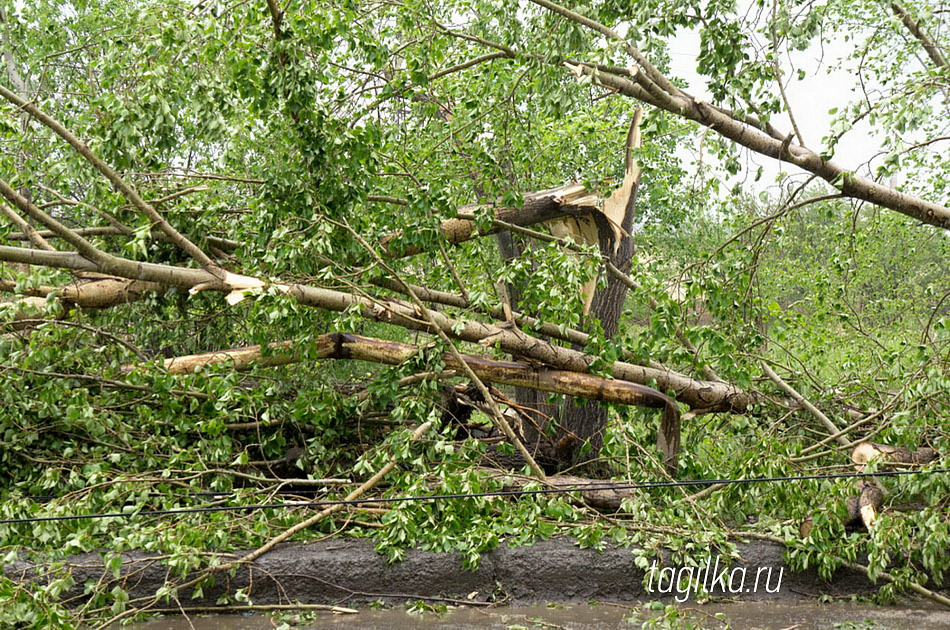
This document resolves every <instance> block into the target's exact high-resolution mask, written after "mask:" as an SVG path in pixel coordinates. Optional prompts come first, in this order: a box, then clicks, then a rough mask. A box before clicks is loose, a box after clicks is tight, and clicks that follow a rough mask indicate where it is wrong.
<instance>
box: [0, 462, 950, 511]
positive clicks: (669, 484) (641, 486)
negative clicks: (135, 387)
mask: <svg viewBox="0 0 950 630" xmlns="http://www.w3.org/2000/svg"><path fill="white" fill-rule="evenodd" d="M948 472H950V469H946V468H943V469H937V470H894V471H881V472H873V473H829V474H825V475H793V476H788V477H750V478H748V479H693V480H686V481H645V482H641V483H629V484H618V483H612V484H609V485H607V484H606V483H605V484H600V485H598V484H596V483H595V484H588V485H584V486H573V487H570V488H538V489H536V490H491V491H487V492H472V493H459V494H432V495H426V496H405V497H391V498H385V497H370V498H367V499H349V500H347V499H335V500H326V501H310V502H308V503H271V504H260V505H222V506H217V507H203V508H183V509H178V510H146V511H141V512H109V513H104V514H75V515H71V516H37V517H30V518H8V519H2V520H0V525H12V524H16V523H43V522H50V521H77V520H87V519H94V518H119V517H122V516H167V515H173V514H199V513H205V512H241V511H248V510H268V509H279V508H300V507H328V506H331V505H366V504H370V505H371V504H374V503H406V502H412V501H439V500H444V499H478V498H486V497H509V496H534V495H542V494H566V493H568V492H580V491H592V490H646V489H650V488H677V487H684V486H712V485H717V484H722V485H738V484H749V483H775V482H779V481H813V480H826V479H863V478H869V477H898V476H904V475H921V474H941V473H948Z"/></svg>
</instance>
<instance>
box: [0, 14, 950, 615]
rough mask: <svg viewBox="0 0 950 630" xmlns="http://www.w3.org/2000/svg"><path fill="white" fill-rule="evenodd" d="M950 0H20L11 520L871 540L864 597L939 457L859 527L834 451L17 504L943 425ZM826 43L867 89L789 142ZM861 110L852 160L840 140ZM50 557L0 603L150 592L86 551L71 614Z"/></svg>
mask: <svg viewBox="0 0 950 630" xmlns="http://www.w3.org/2000/svg"><path fill="white" fill-rule="evenodd" d="M947 19H948V18H947V14H946V12H944V11H942V10H941V9H940V7H939V6H938V5H936V4H934V3H928V2H914V3H891V4H888V3H882V2H868V1H858V2H854V1H850V0H849V1H844V0H827V1H823V2H818V3H815V2H798V1H794V0H774V1H773V2H761V1H760V2H752V3H746V4H739V3H735V2H728V1H722V2H719V1H716V2H694V1H683V0H648V1H646V2H638V3H633V4H631V3H625V2H612V1H604V2H591V3H564V4H557V3H554V2H550V1H548V0H524V1H522V2H517V3H502V2H482V1H468V0H466V1H457V0H450V1H446V2H439V3H432V2H418V1H416V0H406V1H404V2H400V3H375V2H364V1H362V0H340V1H331V2H323V1H321V2H314V1H306V0H301V1H295V0H283V1H280V0H266V2H264V1H255V2H247V3H225V2H217V1H215V0H200V1H190V2H183V1H180V0H168V1H165V2H161V3H159V2H151V1H148V0H112V1H110V2H107V3H100V2H86V1H84V0H36V1H34V2H29V3H26V2H12V3H11V2H0V20H2V25H0V37H2V40H0V42H2V52H3V78H2V80H0V97H2V99H0V110H2V111H0V142H2V151H0V197H2V201H0V212H2V215H3V221H2V222H0V261H2V266H0V291H2V292H3V294H2V301H0V333H2V339H0V379H2V387H0V396H2V399H3V405H2V410H0V444H2V448H0V463H2V466H3V468H4V469H5V470H6V471H8V474H7V475H6V478H5V479H4V481H2V482H0V498H2V500H3V502H2V504H0V517H2V520H3V521H4V522H2V523H0V540H2V541H3V543H2V544H3V547H4V549H6V550H9V551H11V552H17V551H19V550H22V549H33V550H35V551H38V552H42V553H43V554H45V556H44V557H47V558H49V559H50V560H51V561H55V560H56V559H58V558H60V557H63V556H65V555H68V554H70V553H75V552H80V551H88V550H92V549H99V548H103V547H105V548H108V549H109V551H108V552H107V558H115V557H117V556H116V555H115V554H118V553H121V552H122V551H125V550H128V549H149V550H152V551H162V552H164V553H166V554H167V556H166V558H167V559H166V562H167V563H168V564H169V565H170V567H172V569H173V572H172V573H173V574H174V575H173V576H172V577H170V578H169V589H172V588H177V587H182V588H184V586H183V585H187V586H188V587H189V588H198V589H200V588H201V585H202V584H204V583H206V581H207V580H211V579H213V578H214V575H215V574H216V573H218V572H220V571H221V570H222V566H227V565H221V564H220V562H219V558H217V557H216V554H217V553H218V552H220V551H230V550H246V549H249V548H255V549H258V552H257V553H264V552H265V551H266V549H267V547H265V545H267V544H269V543H268V541H271V542H273V541H275V540H277V539H280V540H283V539H284V538H289V537H290V535H291V534H293V535H295V536H296V538H295V539H301V538H303V539H305V538H307V537H308V536H310V537H315V536H323V535H326V534H329V533H336V532H338V530H340V529H342V530H344V531H345V534H341V535H357V536H370V537H373V538H374V539H375V540H376V541H377V543H378V549H379V550H380V551H381V552H384V553H387V554H388V555H389V558H390V559H391V560H394V561H395V560H398V558H399V557H400V555H401V553H403V551H404V549H406V548H407V547H409V546H421V547H425V548H429V549H434V550H438V551H457V552H460V553H462V554H463V557H464V558H465V559H466V563H467V564H468V565H469V566H473V565H475V564H477V562H478V557H479V553H480V552H481V551H484V550H485V549H488V548H491V547H492V546H494V545H497V544H499V542H500V541H506V542H508V543H509V544H518V543H522V542H527V541H530V540H534V539H536V538H540V537H547V536H551V535H554V534H556V533H559V532H560V533H568V534H571V535H573V536H576V537H577V538H578V540H579V541H580V542H581V544H583V545H589V546H594V547H597V546H600V545H602V544H604V542H605V541H606V540H608V539H612V540H614V541H616V542H620V543H622V544H628V545H631V546H633V547H639V548H644V549H645V551H644V552H643V553H646V554H649V553H656V551H657V549H658V548H659V546H666V547H670V548H673V549H674V550H675V551H676V552H677V554H678V555H677V558H683V557H688V556H689V554H690V553H691V552H695V551H696V547H695V546H694V543H695V542H696V541H697V540H698V541H699V544H701V545H705V544H706V543H709V544H711V543H716V544H719V545H722V546H724V547H728V545H730V544H732V542H733V541H734V540H735V538H736V536H737V535H739V534H741V533H742V531H754V532H757V533H759V534H762V535H769V536H772V537H775V538H777V539H781V540H783V541H785V542H786V543H787V545H788V547H789V560H790V562H792V563H793V564H794V565H795V566H797V567H808V566H817V567H819V568H820V570H821V571H822V574H823V575H824V576H830V575H831V573H832V572H833V570H834V569H836V568H837V567H840V566H842V565H843V564H844V563H853V562H855V559H856V558H857V554H859V553H861V552H864V553H867V554H868V558H869V559H868V562H867V564H866V567H865V568H866V570H867V571H868V572H869V575H871V576H872V577H875V576H880V575H882V574H883V572H884V571H885V569H888V571H889V573H887V586H885V587H884V588H883V589H882V596H883V597H889V596H892V595H894V594H896V593H897V592H899V591H901V590H904V589H906V588H912V587H916V588H917V589H919V588H922V586H921V585H923V584H925V583H927V581H928V579H931V580H934V581H936V582H937V583H938V584H939V583H941V580H943V579H944V574H945V572H946V570H947V568H948V566H950V564H948V563H950V561H948V559H947V558H948V556H947V554H946V553H945V550H946V549H947V546H948V543H950V525H948V519H947V516H948V510H950V498H948V497H950V493H948V489H950V480H948V478H947V476H946V475H945V474H938V473H933V474H920V475H910V476H907V477H902V478H900V479H899V480H887V481H886V482H884V486H885V487H884V490H885V495H886V498H885V505H884V509H883V511H882V513H881V514H880V516H879V518H878V519H877V520H876V521H875V522H874V525H873V527H870V528H869V529H868V530H867V531H863V532H861V533H859V534H846V532H845V524H844V521H846V520H847V518H846V517H845V514H846V513H847V511H848V510H847V507H846V498H847V497H848V496H850V495H851V494H853V492H854V484H853V482H852V481H849V480H840V481H828V480H824V481H822V480H806V481H799V482H795V483H785V484H769V485H767V486H766V485H747V486H746V485H744V486H727V487H714V488H711V489H709V490H705V491H700V492H698V493H695V490H696V489H695V488H694V489H690V488H668V489H662V490H660V489H658V490H655V491H650V492H643V493H639V494H634V495H631V496H629V497H627V498H625V499H624V500H623V502H622V504H621V505H619V506H616V508H617V509H618V511H617V513H616V514H615V515H614V516H612V517H611V518H610V519H604V518H602V517H601V516H600V514H599V513H598V512H597V511H596V510H594V509H592V508H591V506H590V505H584V504H582V503H581V504H578V503H576V502H574V503H572V502H571V501H569V499H568V498H566V497H561V496H535V497H526V498H521V499H519V500H511V501H485V500H474V499H459V500H453V501H446V502H444V503H441V504H439V505H438V506H434V505H429V504H424V505H421V504H412V505H410V504H403V503H400V504H396V503H393V504H389V505H387V506H386V507H385V509H375V510H374V509H361V508H359V507H353V508H352V509H351V508H347V510H348V511H349V512H348V513H349V517H351V518H348V519H347V520H346V522H345V523H344V522H341V521H335V520H334V519H333V518H330V516H331V514H330V513H328V514H323V513H322V512H321V513H320V514H319V516H320V517H321V518H320V519H316V520H313V519H309V520H308V516H309V515H308V516H301V515H300V514H299V513H297V512H295V511H294V510H292V509H286V510H266V511H251V512H249V513H248V514H247V515H245V516H242V518H239V519H235V518H234V517H233V515H231V514H228V513H213V512H211V513H207V514H200V515H190V516H175V515H171V516H169V517H167V518H163V519H157V520H156V519H155V518H148V517H142V516H129V517H128V518H120V519H111V520H95V519H90V520H76V521H69V520H67V521H63V522H51V523H42V524H32V523H13V522H7V521H8V520H10V519H22V518H29V517H41V516H69V515H76V514H85V513H94V512H99V513H108V512H115V511H129V512H130V514H131V513H132V512H136V511H140V510H145V511H149V510H153V511H154V510H165V509H170V508H172V507H180V506H182V505H186V504H187V505H192V504H194V505H205V503H206V500H212V499H207V496H206V495H202V494H201V493H202V492H209V491H213V492H224V493H227V495H226V496H227V501H228V502H230V503H231V504H233V505H241V504H246V505H252V504H258V503H261V502H262V501H261V497H263V496H276V495H274V494H273V493H276V492H278V491H283V490H286V489H287V488H288V487H290V488H291V489H293V490H294V491H295V492H298V493H301V494H302V495H303V496H306V497H307V498H309V499H313V498H315V497H316V498H343V497H347V496H351V495H353V493H357V495H359V493H363V492H375V493H377V494H379V495H380V496H383V497H386V496H389V497H395V496H404V495H407V494H423V493H431V492H437V493H444V494H452V493H469V492H478V491H481V490H491V489H498V488H501V487H503V486H504V484H505V483H508V482H506V481H505V478H504V477H503V476H498V475H496V474H492V473H488V472H486V470H485V469H486V468H490V467H492V466H494V467H496V468H500V469H502V470H506V471H512V472H517V473H524V474H526V475H530V476H532V477H533V478H534V481H533V482H532V483H542V482H545V481H548V482H550V483H556V481H554V478H555V477H556V476H557V475H558V473H566V472H572V473H574V474H583V475H586V476H587V477H599V478H613V479H622V480H655V479H669V478H671V476H673V477H676V478H681V479H704V478H743V477H759V476H763V477H765V476H783V475H786V476H787V475H803V474H805V475H807V474H810V473H814V472H816V471H827V470H829V469H832V470H838V467H850V465H851V461H850V460H849V458H848V456H849V454H850V449H851V448H853V447H854V446H856V445H858V444H861V443H863V442H867V441H874V442H877V443H881V444H885V445H891V446H896V447H907V448H909V449H919V448H923V447H926V448H933V449H935V451H936V452H938V453H940V452H942V453H946V452H947V450H948V448H947V438H948V428H947V427H948V425H947V421H946V418H947V413H948V411H947V409H948V405H950V375H948V350H950V346H948V342H950V337H948V332H947V330H948V323H950V318H948V309H950V304H948V301H947V296H948V295H950V279H948V277H947V275H946V274H945V273H944V272H943V270H944V268H945V261H946V260H947V258H948V255H950V251H948V249H950V244H948V239H947V232H946V230H947V229H948V228H950V207H948V206H947V204H946V199H947V195H946V187H947V182H948V181H950V176H948V173H950V165H948V164H947V160H948V159H950V158H948V157H947V155H948V153H947V152H946V151H944V150H943V149H944V148H945V145H946V143H947V142H948V141H950V135H948V133H947V130H948V126H950V109H948V107H947V98H948V97H947V91H948V88H950V85H948V79H950V65H948V62H947V57H946V54H947V53H946V52H945V49H944V48H945V44H946V41H945V37H944V36H945V33H946V32H947V28H948V26H950V25H948V24H947V23H946V22H947ZM697 36H698V37H697ZM695 41H698V48H697V49H696V50H687V49H686V47H685V44H684V42H695ZM826 45H827V50H825V48H824V47H825V46H826ZM682 57H688V59H689V64H690V66H691V67H692V68H694V69H695V72H694V73H690V74H691V76H677V75H676V73H674V72H673V70H672V68H673V67H674V65H677V66H678V64H672V63H671V60H672V59H674V58H675V59H680V58H682ZM816 57H820V58H819V59H818V60H817V61H816V60H815V59H816ZM825 72H833V73H835V74H834V76H836V77H842V81H844V80H846V79H847V80H849V81H850V80H853V84H854V87H855V89H854V91H853V92H851V93H848V94H845V93H841V94H834V95H831V96H832V97H834V98H840V99H841V100H840V102H832V101H831V100H829V101H828V102H827V110H828V112H829V124H828V128H827V130H825V131H824V132H823V134H824V135H822V136H821V137H820V138H818V137H808V136H807V135H806V134H805V133H803V131H802V129H803V128H804V127H805V125H804V124H803V123H804V122H805V121H803V120H802V119H801V118H800V117H799V116H798V115H797V111H796V109H795V108H794V107H792V105H791V104H792V103H796V102H800V100H798V99H801V98H814V99H825V98H829V97H828V96H827V95H820V94H815V95H811V96H807V95H806V96H805V97H803V96H802V95H801V94H800V93H799V92H798V91H797V90H800V89H801V88H802V86H803V85H806V84H807V80H808V79H809V77H810V76H811V75H813V74H814V73H825ZM697 77H699V81H700V82H702V83H703V84H702V85H698V83H697ZM690 82H692V84H693V85H694V87H695V90H696V92H695V93H694V92H692V91H691V90H692V89H693V88H691V87H690ZM809 122H811V121H809ZM809 128H811V125H809ZM855 135H860V136H862V137H863V138H862V139H863V141H862V142H860V143H858V144H859V146H861V147H865V148H867V151H868V153H867V155H864V156H862V157H861V160H860V161H857V160H856V159H855V157H854V156H853V155H851V154H850V153H849V154H848V155H846V156H845V157H844V160H841V161H839V157H838V156H836V152H838V151H840V150H841V147H842V146H844V145H845V144H846V143H847V142H848V140H849V139H850V138H853V137H854V136H855ZM758 164H763V165H765V166H766V168H760V167H759V166H758ZM881 465H883V464H881ZM932 467H939V464H933V465H932ZM383 473H385V475H386V477H385V478H386V481H387V484H386V486H385V487H383V488H377V487H373V484H375V483H376V482H377V481H378V480H379V479H381V478H382V475H383ZM548 477H550V479H548ZM367 480H372V481H373V484H368V485H367V484H364V482H366V481H367ZM360 484H364V485H360ZM281 496H283V495H281ZM816 496H821V497H822V498H823V500H821V501H816V500H815V497H816ZM825 498H827V499H828V500H825ZM908 499H913V500H914V501H915V502H916V504H915V505H916V508H915V509H914V510H912V511H908V512H900V511H896V510H894V511H889V510H888V509H887V508H888V507H889V506H893V505H894V504H897V503H907V500H908ZM213 500H219V499H213ZM339 511H342V509H341V510H339ZM753 515H754V516H755V517H756V519H754V520H756V522H755V523H753V524H749V523H747V517H751V516H753ZM697 518H700V519H702V520H703V522H704V523H707V527H706V528H705V529H704V530H703V531H696V529H697V526H696V525H695V521H696V519H697ZM169 519H170V520H169ZM804 520H808V522H809V523H811V524H812V525H813V526H810V529H809V530H808V532H807V533H804V532H805V530H801V532H800V531H799V528H798V526H799V524H800V523H801V522H802V521H804ZM301 522H305V523H306V524H307V525H308V526H311V525H312V526H311V527H302V526H301ZM644 522H648V523H649V527H644V526H643V523H644ZM381 524H382V525H384V527H380V525H381ZM650 528H652V529H650ZM657 528H660V529H659V530H658V529H657ZM657 531H662V532H664V533H663V535H661V536H659V537H658V535H657ZM704 548H705V547H704ZM638 553H639V552H638ZM251 556H253V554H251ZM251 556H248V557H246V558H245V561H251V560H253V557H251ZM254 557H256V556H254ZM644 560H646V557H645V556H644ZM51 575H53V576H55V577H56V579H52V580H50V582H49V583H48V584H44V585H42V586H37V585H36V584H33V585H29V584H27V585H24V584H18V583H14V582H13V581H11V580H10V579H9V578H6V577H3V578H0V610H2V612H0V619H4V618H5V617H4V615H7V616H9V617H10V619H19V618H23V619H26V618H29V619H34V620H40V621H45V622H50V623H51V622H52V621H51V620H55V621H56V622H57V623H63V624H67V623H75V624H79V623H88V622H90V620H98V621H99V622H105V621H106V620H108V619H110V618H120V617H124V616H129V615H132V614H134V613H136V612H137V611H138V610H139V609H140V608H143V607H147V606H149V605H151V604H153V603H154V601H157V599H156V600H152V601H150V602H134V601H133V602H129V601H127V596H124V595H123V593H124V591H123V589H122V588H120V587H119V586H115V588H113V585H109V586H107V587H106V586H105V585H100V587H99V588H96V589H93V592H92V593H91V594H89V595H88V596H87V599H86V603H85V604H83V605H82V606H81V607H79V608H78V609H77V608H75V607H73V608H67V607H64V606H63V605H62V604H61V603H60V601H59V599H60V596H61V595H62V594H63V593H65V592H67V591H69V589H70V588H72V587H73V586H74V585H73V584H71V583H70V580H69V576H68V573H56V571H55V567H54V568H52V569H51ZM168 595H169V593H159V594H156V598H160V597H162V596H168ZM242 595H243V594H236V595H235V594H232V598H234V597H237V598H240V597H241V596H242ZM232 601H237V600H232ZM7 611H10V612H7Z"/></svg>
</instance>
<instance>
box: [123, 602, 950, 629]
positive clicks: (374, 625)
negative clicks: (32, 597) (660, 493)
mask: <svg viewBox="0 0 950 630" xmlns="http://www.w3.org/2000/svg"><path fill="white" fill-rule="evenodd" d="M917 606H918V605H916V604H910V605H907V604H905V605H900V606H871V605H868V604H841V603H834V604H815V603H800V604H789V603H769V602H739V603H714V604H704V605H690V606H684V607H680V608H678V611H679V614H681V615H688V616H689V617H688V619H689V621H690V622H691V623H692V624H696V625H695V626H687V625H672V626H662V625H661V626H660V627H674V628H687V627H697V628H710V629H717V628H725V627H727V626H726V623H727V622H728V623H729V624H731V627H732V628H733V629H735V630H756V629H759V630H825V629H829V630H885V629H887V630H947V629H948V628H950V610H948V609H946V608H933V607H930V606H929V605H927V604H919V607H917ZM631 610H632V607H631V606H629V605H616V604H593V605H591V604H571V605H548V606H519V607H500V608H456V609H450V610H448V611H447V612H445V613H436V612H429V613H421V614H419V613H409V612H407V611H406V609H405V608H404V607H395V608H389V609H384V610H367V609H364V610H361V611H360V612H359V613H358V614H355V615H353V614H347V615H335V614H333V613H328V612H316V613H312V617H311V616H310V614H307V613H302V614H300V613H282V614H279V615H277V616H274V617H272V616H271V615H269V614H264V613H258V614H253V615H214V616H190V617H188V618H185V617H165V618H161V619H156V620H154V621H150V622H145V623H138V624H132V625H128V626H123V628H126V629H131V630H264V629H265V628H266V629H273V628H275V627H278V626H280V625H281V622H289V623H291V624H294V625H292V626H291V627H294V628H301V629H304V628H306V629H327V628H333V629H338V628H347V629H353V630H408V629H411V628H433V629H434V628H439V629H445V630H475V629H489V630H522V629H525V630H526V629H535V628H537V629H538V630H557V629H564V630H608V629H611V630H612V629H615V628H617V629H624V630H633V629H637V628H640V626H641V625H642V623H643V622H644V621H645V620H647V619H649V618H650V617H657V616H660V615H662V614H663V611H662V610H659V611H654V610H646V611H642V612H639V613H637V614H636V615H632V614H631ZM717 613H722V615H723V618H722V620H720V619H717V618H716V617H717ZM674 623H675V622H674ZM298 624H299V625H298Z"/></svg>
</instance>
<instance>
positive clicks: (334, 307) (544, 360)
mask: <svg viewBox="0 0 950 630" xmlns="http://www.w3.org/2000/svg"><path fill="white" fill-rule="evenodd" d="M0 260H7V261H11V262H22V263H26V264H33V265H43V266H47V267H59V268H66V269H78V270H82V271H100V270H99V269H98V268H97V267H96V266H95V265H94V264H93V263H91V262H89V261H88V260H86V259H84V258H83V257H82V256H79V255H78V254H75V253H69V252H45V251H42V250H36V249H26V248H20V247H7V246H2V245H0ZM122 262H123V265H121V268H120V270H119V271H120V273H114V275H118V276H120V277H123V278H129V279H134V280H147V281H151V282H158V283H160V284H167V285H174V286H180V287H184V288H196V287H198V286H199V285H200V286H202V287H203V288H207V289H209V290H220V291H230V290H231V287H230V286H227V285H225V284H222V283H211V284H209V281H210V280H211V279H212V277H211V276H210V274H208V273H207V272H205V271H203V270H200V269H187V268H182V267H173V266H168V265H158V264H153V263H139V262H133V261H122ZM110 273H112V272H110ZM282 290H283V291H284V292H285V293H286V294H287V295H289V296H290V297H292V298H294V299H295V300H297V302H299V303H300V304H302V305H304V306H311V307H315V308H322V309H325V310H329V311H336V312H343V311H346V310H348V309H352V308H357V309H359V310H360V312H361V314H362V316H363V317H366V318H368V319H372V320H375V321H380V322H385V323H389V324H393V325H395V326H401V327H403V328H408V329H410V330H421V331H424V332H434V331H435V329H436V328H437V329H439V330H441V331H443V332H444V333H445V334H446V335H448V336H449V337H452V338H454V339H459V340H462V341H470V342H473V343H481V344H482V345H497V346H498V347H499V348H500V349H501V350H503V351H504V352H508V353H511V354H514V355H516V356H520V357H524V358H526V359H530V360H533V361H535V362H538V363H541V364H543V365H546V366H549V367H552V368H557V369H561V370H567V371H570V372H588V371H589V369H590V366H591V365H592V364H593V363H594V361H595V357H593V356H590V355H587V354H584V353H583V352H580V351H577V350H572V349H570V348H562V347H559V346H555V345H554V344H552V343H550V342H547V341H543V340H541V339H537V338H535V337H531V336H530V335H527V334H525V333H523V332H522V331H520V330H518V329H517V328H507V327H504V326H497V325H494V324H487V323H484V322H477V321H469V320H465V321H462V320H456V319H453V318H451V317H448V316H446V315H445V314H443V313H439V312H436V311H430V316H431V318H432V321H431V322H424V321H421V320H420V318H419V313H418V311H417V309H416V308H415V307H414V306H409V305H406V304H404V303H400V302H395V301H387V300H376V299H372V298H367V297H360V296H355V295H351V294H348V293H343V292H340V291H333V290H330V289H322V288H318V287H311V286H306V285H300V284H296V285H289V286H284V287H283V288H282ZM611 372H612V374H613V376H614V378H618V379H621V380H625V381H630V382H633V383H640V384H642V385H647V384H650V383H656V387H657V389H659V390H661V391H664V392H673V393H674V394H675V396H676V399H677V400H679V401H681V402H684V403H686V404H687V405H689V406H690V407H691V408H693V409H705V410H707V411H738V412H741V411H743V410H745V409H746V408H747V407H748V406H749V405H751V404H752V403H753V402H754V397H753V396H752V395H751V394H750V393H748V392H746V391H744V390H742V389H739V388H737V387H735V386H734V385H730V384H728V383H719V382H711V381H699V380H696V379H693V378H690V377H688V376H685V375H683V374H679V373H677V372H673V371H671V370H663V369H656V368H651V367H644V366H640V365H633V364H630V363H622V362H619V361H618V362H617V363H614V365H613V366H612V367H611Z"/></svg>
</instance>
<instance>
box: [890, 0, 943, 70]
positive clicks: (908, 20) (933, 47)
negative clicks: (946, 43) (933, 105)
mask: <svg viewBox="0 0 950 630" xmlns="http://www.w3.org/2000/svg"><path fill="white" fill-rule="evenodd" d="M891 10H893V11H894V13H896V14H897V16H898V17H899V18H900V19H901V22H903V23H904V27H905V28H906V29H907V30H908V31H910V34H911V35H913V36H914V37H916V38H917V41H919V42H920V44H921V45H922V46H923V47H924V50H925V51H926V52H927V56H928V57H930V60H931V61H933V62H934V65H935V66H937V67H938V68H950V64H948V63H947V58H946V57H944V56H943V53H942V52H940V49H939V48H938V47H937V44H936V43H935V42H934V40H932V39H931V38H930V36H929V35H927V33H926V32H925V31H924V29H922V28H921V21H919V20H918V21H915V20H914V18H912V17H911V16H910V13H908V12H907V9H905V8H904V7H902V6H901V5H899V4H898V3H896V2H893V3H891Z"/></svg>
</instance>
